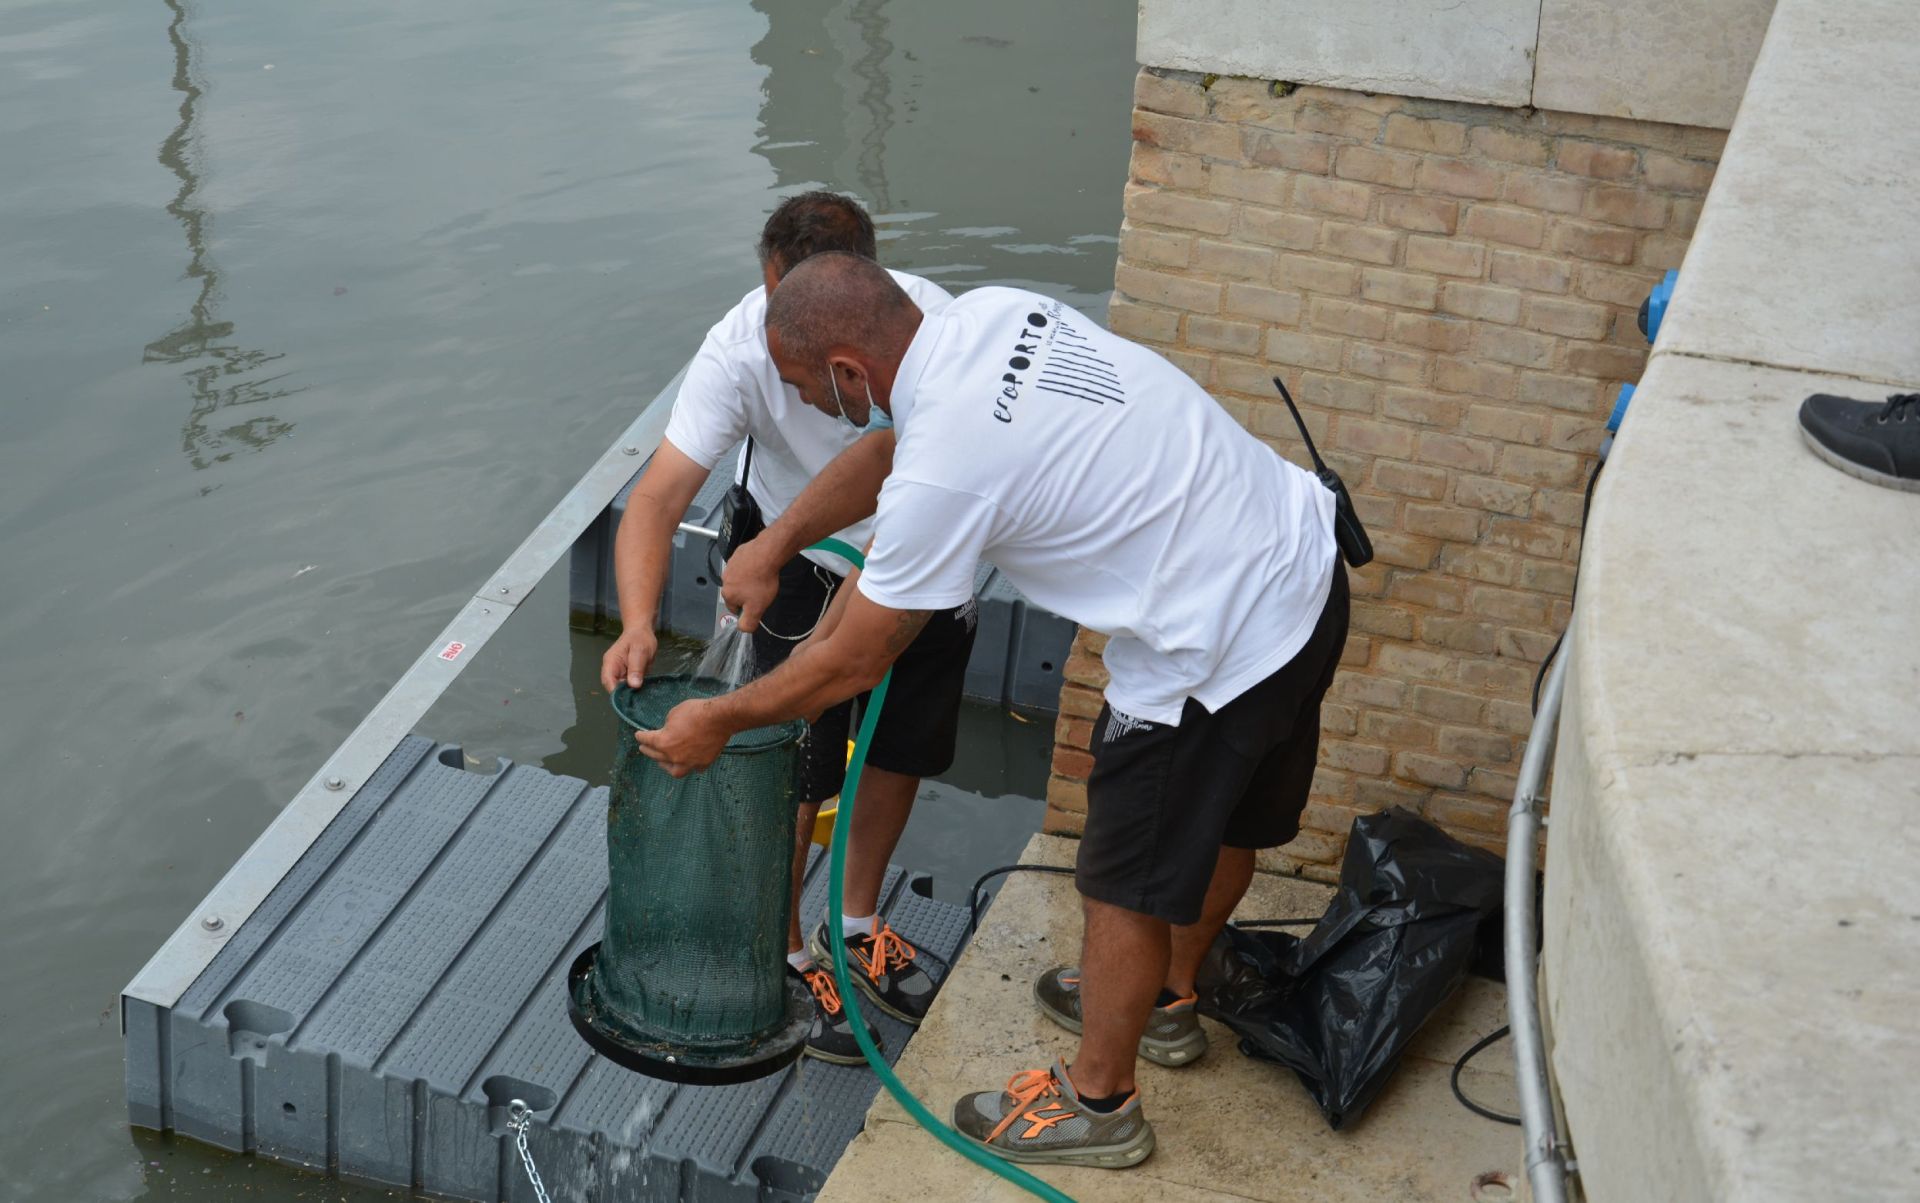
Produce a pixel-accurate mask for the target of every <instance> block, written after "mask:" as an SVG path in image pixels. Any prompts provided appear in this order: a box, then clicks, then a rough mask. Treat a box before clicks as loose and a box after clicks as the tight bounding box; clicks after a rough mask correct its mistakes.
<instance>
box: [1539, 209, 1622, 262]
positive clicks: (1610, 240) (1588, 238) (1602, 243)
mask: <svg viewBox="0 0 1920 1203" xmlns="http://www.w3.org/2000/svg"><path fill="white" fill-rule="evenodd" d="M1548 237H1549V239H1550V242H1549V243H1548V245H1549V246H1551V247H1552V248H1553V250H1555V251H1556V252H1558V253H1560V254H1562V255H1572V256H1574V257H1575V258H1578V259H1593V260H1596V261H1598V262H1601V263H1632V262H1633V252H1634V247H1635V243H1636V242H1637V241H1638V239H1637V238H1636V237H1635V235H1634V232H1633V231H1632V230H1617V229H1614V228H1613V227H1611V226H1603V225H1596V224H1594V223H1592V222H1585V221H1573V220H1571V219H1566V218H1562V219H1559V220H1556V221H1555V222H1554V223H1553V229H1552V232H1551V233H1550V234H1549V235H1548Z"/></svg>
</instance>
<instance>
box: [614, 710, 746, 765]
mask: <svg viewBox="0 0 1920 1203" xmlns="http://www.w3.org/2000/svg"><path fill="white" fill-rule="evenodd" d="M714 718H715V714H714V707H713V703H712V702H711V701H709V700H707V699H705V698H695V699H693V700H692V701H687V702H682V703H680V704H679V705H678V706H675V707H674V708H673V709H672V710H670V711H668V712H667V722H666V725H665V726H663V727H661V728H660V729H659V730H658V731H636V732H634V734H633V739H634V742H635V743H637V744H639V745H640V751H641V752H642V753H643V754H645V755H646V756H647V757H649V758H651V759H653V760H655V761H658V762H659V764H660V767H661V768H663V769H665V770H666V771H667V775H668V776H670V777H685V776H686V775H687V774H689V773H697V772H699V771H700V770H701V769H704V768H706V767H707V766H708V765H710V764H712V763H713V762H714V761H716V760H718V759H720V753H721V752H723V751H725V750H726V747H727V740H728V739H729V738H730V735H729V733H728V731H727V730H726V728H725V727H723V726H722V725H720V724H719V723H717V722H714V721H713V720H714Z"/></svg>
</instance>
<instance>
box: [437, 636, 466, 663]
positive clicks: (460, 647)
mask: <svg viewBox="0 0 1920 1203" xmlns="http://www.w3.org/2000/svg"><path fill="white" fill-rule="evenodd" d="M466 650H467V645H466V644H464V643H461V642H459V641H458V640H456V641H454V642H452V643H449V644H448V645H447V646H445V647H443V648H441V649H440V658H441V659H442V660H458V659H459V658H460V653H461V652H464V651H466Z"/></svg>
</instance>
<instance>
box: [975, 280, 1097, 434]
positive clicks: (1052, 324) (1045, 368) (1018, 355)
mask: <svg viewBox="0 0 1920 1203" xmlns="http://www.w3.org/2000/svg"><path fill="white" fill-rule="evenodd" d="M1061 308H1062V306H1061V305H1060V303H1059V302H1058V301H1055V302H1054V303H1053V305H1052V306H1051V307H1050V308H1049V309H1047V310H1046V311H1045V312H1044V313H1043V312H1039V311H1035V312H1033V313H1029V314H1027V321H1026V325H1025V326H1023V327H1022V328H1021V330H1020V337H1019V338H1017V339H1016V340H1015V341H1014V344H1013V353H1012V354H1011V355H1009V356H1008V357H1007V366H1008V367H1009V368H1011V369H1013V370H1012V371H1010V372H1005V373H1003V374H1002V375H1001V377H1000V381H1001V386H1002V387H1001V389H1000V391H999V392H998V393H997V394H995V396H994V399H993V416H994V419H995V420H996V421H1000V422H1007V423H1011V422H1012V421H1013V405H1014V402H1016V401H1018V400H1019V399H1020V392H1021V390H1022V389H1023V388H1025V387H1026V384H1027V381H1028V377H1027V376H1026V375H1025V374H1024V373H1026V372H1028V371H1029V370H1030V369H1031V368H1032V367H1033V361H1034V358H1035V357H1037V356H1039V357H1043V362H1042V363H1041V366H1040V372H1039V375H1038V376H1036V377H1034V378H1033V385H1034V387H1035V388H1037V389H1040V390H1041V391H1043V392H1049V393H1054V394H1056V395H1058V396H1062V397H1072V398H1074V399H1076V400H1080V401H1091V402H1093V403H1094V404H1095V405H1105V404H1106V403H1107V402H1109V401H1111V402H1113V403H1114V404H1116V405H1124V404H1126V401H1127V394H1126V390H1125V389H1123V388H1122V387H1121V386H1120V374H1119V373H1118V372H1116V371H1115V370H1114V367H1113V364H1112V363H1110V362H1108V360H1107V359H1106V358H1105V357H1104V356H1102V355H1101V354H1100V353H1099V351H1098V350H1096V349H1095V348H1094V345H1093V343H1092V342H1091V341H1089V340H1088V339H1087V337H1086V335H1084V334H1082V333H1080V331H1078V330H1076V329H1075V328H1074V327H1073V324H1072V323H1070V322H1068V321H1066V320H1065V319H1064V318H1062V317H1061V316H1060V310H1061Z"/></svg>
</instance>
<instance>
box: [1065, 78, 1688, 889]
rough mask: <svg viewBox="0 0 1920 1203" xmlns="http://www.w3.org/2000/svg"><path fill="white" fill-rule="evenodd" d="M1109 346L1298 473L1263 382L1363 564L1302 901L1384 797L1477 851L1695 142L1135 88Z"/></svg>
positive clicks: (1074, 793)
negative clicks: (1167, 376) (1129, 348)
mask: <svg viewBox="0 0 1920 1203" xmlns="http://www.w3.org/2000/svg"><path fill="white" fill-rule="evenodd" d="M1134 103H1135V110H1134V122H1133V132H1134V146H1133V160H1132V168H1131V171H1130V173H1129V174H1130V179H1129V183H1128V184H1127V193H1126V218H1125V222H1124V224H1123V225H1122V226H1121V234H1120V262H1119V267H1118V269H1117V270H1116V272H1115V285H1116V288H1117V291H1116V293H1115V296H1114V299H1113V304H1112V309H1111V311H1110V318H1109V321H1110V324H1111V326H1112V328H1113V329H1114V330H1115V331H1116V332H1118V333H1121V334H1124V335H1126V336H1128V337H1130V338H1133V339H1136V340H1138V341H1140V342H1143V343H1145V344H1147V345H1149V346H1151V347H1153V348H1155V349H1156V350H1158V351H1160V352H1161V353H1162V354H1164V355H1166V356H1167V357H1168V358H1169V359H1171V360H1172V361H1173V362H1174V363H1176V364H1178V365H1179V366H1180V367H1181V368H1183V369H1184V370H1186V371H1187V372H1188V373H1189V374H1190V375H1192V376H1193V378H1194V379H1195V380H1197V381H1199V382H1200V383H1201V384H1202V385H1204V386H1205V387H1206V388H1207V390H1208V391H1209V392H1211V393H1212V394H1213V396H1214V397H1216V398H1217V399H1218V400H1219V401H1220V403H1221V404H1222V405H1224V406H1225V407H1227V409H1228V410H1229V411H1230V412H1231V413H1232V414H1233V415H1234V416H1235V417H1236V418H1238V419H1239V420H1240V421H1241V422H1242V423H1243V424H1244V425H1246V426H1247V427H1248V428H1249V429H1251V430H1252V431H1253V432H1254V433H1255V434H1257V435H1259V436H1260V437H1261V438H1263V439H1265V440H1266V441H1267V442H1269V443H1270V444H1271V445H1272V446H1274V447H1275V448H1276V449H1278V450H1279V451H1281V452H1282V453H1283V454H1286V455H1288V456H1290V457H1292V458H1293V459H1295V460H1296V461H1297V462H1304V461H1305V455H1304V452H1303V451H1302V450H1301V447H1300V442H1299V437H1298V435H1297V434H1296V433H1295V431H1294V429H1293V425H1292V420H1291V419H1290V418H1289V416H1288V414H1287V411H1286V408H1285V407H1284V406H1283V405H1282V404H1281V403H1280V401H1279V399H1278V397H1277V396H1276V395H1275V393H1274V391H1273V386H1272V384H1271V383H1270V382H1269V378H1270V377H1271V376H1273V375H1275V374H1280V375H1283V376H1285V377H1286V378H1287V381H1288V385H1289V387H1290V388H1291V389H1292V390H1293V393H1294V396H1295V398H1296V400H1298V401H1299V402H1300V403H1301V406H1302V409H1303V410H1304V411H1305V413H1306V416H1307V422H1308V425H1309V428H1310V429H1311V430H1312V431H1313V437H1314V440H1315V441H1316V442H1317V443H1318V444H1319V445H1320V447H1321V449H1322V452H1323V454H1324V455H1325V456H1326V458H1327V459H1328V460H1329V461H1330V462H1331V463H1332V464H1333V466H1334V467H1335V468H1336V470H1338V471H1339V472H1340V474H1341V475H1342V476H1343V477H1344V478H1345V480H1346V482H1347V485H1348V487H1349V488H1350V489H1351V490H1352V492H1353V494H1354V499H1355V501H1356V503H1357V504H1358V506H1359V507H1360V511H1361V515H1362V517H1363V518H1364V519H1365V521H1366V522H1367V525H1368V529H1369V530H1370V531H1371V533H1372V535H1373V541H1374V546H1375V548H1376V550H1377V552H1378V559H1376V560H1375V562H1374V563H1373V564H1371V565H1369V566H1368V567H1366V568H1365V569H1362V570H1359V571H1358V572H1356V573H1354V576H1353V585H1354V590H1353V592H1354V606H1353V635H1352V638H1351V640H1350V641H1349V643H1348V646H1347V650H1346V656H1345V660H1344V665H1345V668H1344V670H1343V671H1342V673H1341V675H1340V677H1339V678H1338V680H1337V681H1336V683H1335V685H1334V688H1333V692H1332V694H1331V695H1330V697H1329V699H1328V704H1327V706H1326V708H1325V711H1324V716H1323V717H1324V720H1325V725H1324V737H1323V740H1322V748H1321V757H1320V771H1319V774H1318V776H1317V777H1316V778H1315V783H1314V800H1313V802H1312V804H1311V805H1310V806H1309V807H1308V811H1307V815H1306V822H1305V826H1304V828H1303V830H1302V832H1301V836H1300V838H1299V839H1298V840H1297V841H1295V842H1294V843H1293V844H1292V845H1290V846H1289V847H1288V848H1287V849H1285V850H1284V851H1283V853H1281V854H1279V855H1276V856H1273V857H1271V858H1269V862H1268V867H1270V868H1276V869H1280V870H1282V871H1289V872H1298V873H1303V874H1306V875H1309V876H1319V877H1326V876H1330V875H1331V874H1332V873H1333V871H1334V867H1335V866H1336V865H1337V863H1338V859H1339V856H1340V852H1341V849H1342V847H1343V845H1344V842H1345V835H1346V831H1347V828H1348V826H1349V824H1350V823H1351V822H1352V820H1353V818H1354V816H1355V814H1356V813H1362V812H1367V811H1372V810H1377V809H1379V808H1381V807H1384V806H1389V805H1393V804H1401V805H1406V806H1410V807H1413V808H1415V809H1417V810H1419V811H1421V812H1422V813H1424V814H1426V815H1428V816H1429V817H1431V818H1433V819H1434V820H1436V821H1438V822H1439V823H1441V824H1442V825H1444V826H1446V827H1447V828H1449V829H1450V830H1452V831H1454V832H1455V833H1456V834H1458V835H1460V836H1462V837H1464V838H1466V839H1467V840H1469V841H1471V842H1474V843H1478V844H1481V845H1483V846H1486V847H1490V848H1495V849H1499V848H1500V847H1501V833H1502V832H1503V831H1504V829H1505V812H1506V809H1507V806H1508V804H1509V803H1510V802H1511V800H1512V793H1513V786H1514V773H1515V771H1516V769H1517V768H1518V765H1519V760H1520V752H1521V748H1522V744H1523V743H1524V741H1525V738H1526V734H1527V730H1528V726H1529V723H1530V715H1529V708H1528V694H1529V691H1530V688H1531V685H1532V681H1533V673H1534V669H1535V667H1536V666H1537V665H1538V664H1539V662H1540V660H1541V657H1542V656H1544V655H1545V654H1546V652H1547V650H1548V648H1549V646H1550V645H1551V644H1552V642H1553V639H1554V636H1555V635H1556V634H1557V633H1558V632H1559V631H1560V629H1561V628H1562V627H1563V626H1565V624H1566V621H1567V618H1568V615H1569V612H1570V610H1571V601H1570V598H1571V595H1572V591H1573V580H1574V566H1575V564H1576V563H1577V560H1578V555H1579V547H1578V533H1579V532H1578V528H1579V522H1580V502H1581V491H1582V488H1583V486H1584V484H1585V482H1586V479H1587V475H1588V473H1589V472H1591V471H1592V468H1593V462H1594V456H1595V454H1596V452H1597V451H1598V448H1599V444H1600V440H1601V438H1602V436H1603V434H1604V433H1605V431H1604V423H1605V421H1606V417H1607V414H1608V412H1609V410H1610V409H1611V407H1612V403H1613V397H1614V393H1615V391H1616V388H1617V386H1618V384H1619V382H1621V381H1626V380H1633V379H1635V378H1636V377H1637V376H1638V375H1639V372H1640V368H1641V365H1642V364H1643V362H1644V361H1645V359H1646V353H1647V347H1646V340H1645V339H1644V338H1643V337H1642V336H1641V334H1640V332H1639V330H1638V329H1637V328H1636V326H1635V313H1636V311H1637V309H1638V307H1639V304H1640V302H1641V300H1642V299H1643V298H1644V297H1645V296H1646V293H1647V290H1648V288H1649V287H1651V286H1652V284H1653V283H1654V282H1655V281H1657V280H1658V279H1659V277H1660V275H1661V273H1662V272H1663V271H1664V270H1665V269H1667V268H1670V267H1678V266H1679V265H1680V259H1681V255H1682V254H1683V253H1684V252H1685V250H1686V245H1687V239H1688V237H1689V236H1690V235H1691V234H1692V232H1693V226H1694V222H1695V220H1696V219H1697V218H1698V216H1699V213H1700V207H1701V202H1702V200H1703V198H1704V194H1705V192H1706V189H1707V185H1708V183H1709V182H1710V181H1711V180H1712V178H1713V170H1714V165H1715V162H1716V160H1717V157H1718V155H1719V153H1720V150H1721V147H1722V145H1723V143H1724V141H1725V134H1724V133H1723V132H1721V131H1717V130H1709V129H1695V128H1689V127H1684V126H1673V125H1658V124H1653V123H1648V122H1635V121H1625V120H1619V119H1614V118H1599V117H1583V116H1577V115H1572V114H1562V113H1549V112H1539V111H1534V110H1509V109H1498V108H1487V107H1481V106H1475V105H1465V104H1458V103H1451V102H1445V101H1427V100H1414V99H1407V98H1402V97H1392V96H1377V95H1373V96H1370V95H1363V94H1361V93H1356V92H1343V91H1337V90H1332V89H1326V88H1299V89H1297V90H1289V89H1288V88H1286V86H1284V85H1274V84H1272V83H1270V82H1268V81H1263V80H1249V79H1232V78H1203V77H1200V76H1196V75H1192V74H1189V73H1184V72H1171V71H1160V70H1151V69H1150V70H1145V71H1142V72H1141V73H1140V76H1139V79H1138V82H1137V84H1136V88H1135V93H1134ZM1100 646H1101V641H1100V639H1099V637H1097V636H1094V635H1091V634H1089V633H1085V632H1083V633H1082V635H1081V637H1080V639H1079V641H1078V642H1077V643H1076V645H1075V649H1074V654H1073V656H1072V658H1071V659H1070V660H1069V662H1068V665H1067V678H1068V683H1067V685H1066V687H1065V689H1064V690H1063V691H1062V695H1061V702H1060V718H1059V723H1058V727H1057V729H1056V748H1055V756H1054V775H1053V779H1052V782H1051V784H1050V786H1049V789H1048V812H1047V824H1048V829H1049V830H1052V831H1059V832H1066V833H1073V832H1077V831H1078V830H1079V829H1080V825H1081V820H1082V816H1083V815H1084V813H1085V809H1086V786H1085V781H1086V773H1087V769H1088V766H1089V763H1090V761H1089V758H1088V756H1087V753H1086V747H1087V739H1088V735H1089V732H1090V725H1091V724H1090V720H1091V718H1092V717H1093V715H1094V714H1096V713H1097V712H1098V710H1099V706H1100V696H1099V691H1100V688H1101V686H1102V685H1103V684H1104V683H1105V674H1104V670H1103V669H1102V667H1101V664H1100V660H1099V649H1100Z"/></svg>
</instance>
